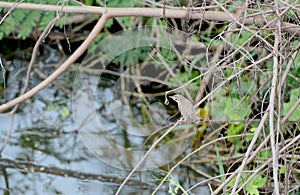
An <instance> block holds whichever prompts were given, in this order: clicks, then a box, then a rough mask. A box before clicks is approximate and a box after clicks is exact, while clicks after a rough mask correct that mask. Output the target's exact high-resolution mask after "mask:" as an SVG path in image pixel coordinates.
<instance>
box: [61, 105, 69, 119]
mask: <svg viewBox="0 0 300 195" xmlns="http://www.w3.org/2000/svg"><path fill="white" fill-rule="evenodd" d="M59 113H60V115H61V116H62V117H64V118H67V117H68V116H70V111H69V108H68V107H66V106H64V107H62V108H60V109H59Z"/></svg>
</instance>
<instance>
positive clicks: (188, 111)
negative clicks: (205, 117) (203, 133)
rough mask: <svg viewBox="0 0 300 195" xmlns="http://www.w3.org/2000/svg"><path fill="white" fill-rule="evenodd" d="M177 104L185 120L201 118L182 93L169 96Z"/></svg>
mask: <svg viewBox="0 0 300 195" xmlns="http://www.w3.org/2000/svg"><path fill="white" fill-rule="evenodd" d="M170 98H172V99H173V100H174V101H176V102H177V104H178V110H179V112H180V113H181V115H182V117H183V120H185V121H198V120H200V119H201V118H200V117H198V116H197V115H196V111H195V109H194V106H193V104H192V103H191V102H190V101H189V100H188V99H186V98H185V97H183V96H182V95H178V94H177V95H173V96H170Z"/></svg>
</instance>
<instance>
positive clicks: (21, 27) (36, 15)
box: [0, 0, 79, 40]
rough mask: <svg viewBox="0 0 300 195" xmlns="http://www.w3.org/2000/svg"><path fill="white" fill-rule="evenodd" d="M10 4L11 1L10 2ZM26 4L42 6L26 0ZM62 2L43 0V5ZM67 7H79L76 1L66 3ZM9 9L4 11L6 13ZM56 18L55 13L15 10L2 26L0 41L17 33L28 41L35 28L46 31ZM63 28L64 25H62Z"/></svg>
mask: <svg viewBox="0 0 300 195" xmlns="http://www.w3.org/2000/svg"><path fill="white" fill-rule="evenodd" d="M8 2H9V1H8ZM24 2H28V3H35V4H40V3H41V1H40V0H26V1H24ZM61 2H62V1H60V0H43V1H42V3H43V4H52V5H58V4H59V3H61ZM64 3H65V5H79V4H78V3H74V1H65V2H64ZM8 10H9V9H2V12H4V13H6V12H8ZM55 17H56V13H55V12H47V11H45V12H44V11H37V10H21V9H14V10H13V11H12V12H11V14H10V15H8V16H7V17H6V18H5V20H4V22H3V23H2V24H1V25H0V40H1V39H3V38H4V37H5V36H8V35H10V34H15V33H17V37H18V38H20V39H26V38H28V37H29V36H30V34H31V33H32V31H33V30H34V28H36V27H39V30H44V29H45V27H46V26H47V25H48V23H49V22H50V21H51V20H53V19H54V18H55ZM60 27H63V25H60Z"/></svg>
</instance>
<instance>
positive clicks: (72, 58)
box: [0, 14, 109, 112]
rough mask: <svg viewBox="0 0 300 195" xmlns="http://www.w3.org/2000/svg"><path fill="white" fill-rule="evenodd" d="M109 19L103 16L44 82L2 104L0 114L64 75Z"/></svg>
mask: <svg viewBox="0 0 300 195" xmlns="http://www.w3.org/2000/svg"><path fill="white" fill-rule="evenodd" d="M108 19H109V17H108V16H107V15H106V14H104V15H103V16H102V17H101V18H100V19H99V21H98V22H97V24H96V25H95V27H94V28H93V30H92V31H91V33H90V34H89V36H88V37H87V38H86V39H85V40H84V42H83V43H82V44H81V45H80V47H79V48H78V49H77V50H76V51H75V52H74V53H73V54H72V55H71V56H70V57H69V58H68V59H67V60H66V61H65V62H64V63H63V64H62V65H61V66H60V67H59V68H58V69H57V70H55V71H54V72H53V73H52V74H51V75H50V76H49V77H48V78H46V79H45V80H44V81H42V82H41V83H39V84H38V85H37V86H35V87H34V88H32V89H31V90H29V91H28V92H26V93H25V94H23V95H21V96H19V97H17V98H15V99H13V100H12V101H10V102H7V103H5V104H2V105H1V106H0V112H1V111H4V110H7V109H8V108H11V107H13V106H15V105H17V104H19V103H21V102H23V101H25V100H27V99H29V98H31V97H32V96H34V95H35V94H36V93H38V92H39V91H41V90H42V89H44V88H45V87H47V86H48V85H49V84H50V83H52V82H53V81H54V80H55V79H56V78H58V77H59V76H60V75H61V74H62V73H64V72H65V71H66V70H67V69H68V68H69V67H70V66H71V65H72V64H73V63H74V62H75V61H76V60H77V59H78V58H79V57H80V56H81V55H82V54H83V53H84V52H85V50H86V49H87V48H88V47H89V45H90V44H91V43H92V41H93V40H94V39H95V38H96V36H97V35H98V34H99V33H100V31H101V30H102V28H103V27H104V25H105V23H106V21H107V20H108Z"/></svg>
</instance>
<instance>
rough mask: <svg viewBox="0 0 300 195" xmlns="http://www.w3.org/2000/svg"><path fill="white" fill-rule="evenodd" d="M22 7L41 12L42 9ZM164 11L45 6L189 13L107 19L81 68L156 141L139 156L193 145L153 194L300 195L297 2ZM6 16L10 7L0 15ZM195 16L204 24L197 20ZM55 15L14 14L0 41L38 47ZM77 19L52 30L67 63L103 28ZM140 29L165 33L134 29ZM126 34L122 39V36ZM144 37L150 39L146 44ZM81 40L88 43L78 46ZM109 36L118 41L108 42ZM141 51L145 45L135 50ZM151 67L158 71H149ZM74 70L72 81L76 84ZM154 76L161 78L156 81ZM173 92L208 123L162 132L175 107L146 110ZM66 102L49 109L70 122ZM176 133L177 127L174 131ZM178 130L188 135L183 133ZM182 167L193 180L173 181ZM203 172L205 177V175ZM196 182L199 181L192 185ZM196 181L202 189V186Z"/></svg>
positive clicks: (191, 4)
mask: <svg viewBox="0 0 300 195" xmlns="http://www.w3.org/2000/svg"><path fill="white" fill-rule="evenodd" d="M25 2H32V3H37V4H39V3H40V2H41V1H40V0H35V1H33V0H32V1H29V0H28V1H25ZM62 2H63V3H62ZM163 2H164V1H158V2H154V1H120V0H110V1H107V2H106V1H100V0H99V1H97V0H96V1H91V0H85V1H81V2H79V1H58V0H57V1H52V0H51V1H50V0H49V1H46V0H45V1H43V4H50V3H51V4H52V5H59V6H61V5H63V6H82V4H85V5H93V6H107V7H108V8H110V7H121V8H124V9H125V7H127V8H128V7H138V8H143V7H147V6H152V7H159V8H161V11H163V9H168V10H173V11H174V10H175V11H176V10H180V8H181V9H183V10H186V11H185V12H186V14H185V16H184V17H182V18H172V17H168V15H162V18H154V17H150V16H147V15H144V16H141V15H138V14H137V15H136V16H135V15H134V14H133V15H132V16H128V15H126V14H124V16H126V17H123V16H122V17H113V18H110V19H109V20H107V21H105V26H104V28H103V30H102V32H101V33H99V34H98V35H97V36H96V37H95V41H94V42H93V43H91V44H90V45H89V48H88V50H87V52H86V58H85V59H84V62H83V66H82V67H81V68H82V69H80V71H83V72H85V74H91V75H92V74H96V71H95V68H94V66H93V64H100V65H105V66H103V67H102V68H103V69H104V70H102V71H103V74H100V75H101V76H102V77H104V78H105V79H107V80H109V81H113V83H114V84H115V83H118V87H120V88H117V89H118V90H117V91H118V93H120V94H121V95H120V96H118V97H119V99H120V100H121V101H122V103H123V104H122V105H127V106H130V107H131V114H132V115H130V116H131V119H133V121H135V122H136V123H139V124H141V125H147V124H150V125H149V126H147V127H148V128H149V129H151V130H152V132H154V133H153V134H147V135H148V137H147V138H146V139H145V140H146V141H145V140H144V141H145V142H144V143H143V148H142V149H144V148H147V149H148V150H151V146H154V145H155V146H156V145H157V147H158V146H161V147H164V145H165V143H167V142H169V141H171V142H172V140H176V141H178V142H177V143H181V144H183V143H184V140H185V138H186V137H185V134H184V133H186V134H187V135H189V137H190V138H191V140H190V145H189V147H188V149H186V150H185V151H183V152H182V155H180V156H179V157H178V158H177V159H176V160H174V161H172V162H170V163H169V164H168V166H161V167H160V169H161V170H162V172H163V173H164V174H163V176H159V177H157V181H158V183H157V186H155V187H156V189H155V191H157V190H159V189H160V186H161V185H162V184H163V182H167V183H168V189H167V190H168V193H169V194H178V193H183V194H189V193H191V192H193V193H196V194H197V186H198V185H205V186H207V184H209V186H210V190H211V192H212V193H214V194H221V193H222V194H230V193H232V194H236V193H239V194H251V195H256V194H261V193H270V192H273V191H274V194H279V193H280V194H283V193H284V194H292V193H296V192H298V193H299V181H300V177H299V160H298V157H299V155H300V154H299V139H300V137H299V135H300V125H299V124H300V123H299V121H300V106H299V104H300V102H299V99H300V54H299V53H298V50H299V47H300V43H299V36H300V34H299V32H298V31H297V28H298V29H299V26H297V25H299V19H300V18H299V17H300V16H299V11H298V9H299V5H300V4H299V1H297V0H295V1H290V2H289V4H288V3H286V2H285V1H274V2H267V1H255V2H254V1H247V2H244V1H211V2H210V3H209V4H208V3H207V4H205V1H203V2H202V1H170V2H169V3H168V4H167V5H163ZM0 6H1V2H0ZM183 6H184V7H183ZM185 8H188V9H185ZM200 8H201V9H200ZM189 9H190V11H189ZM9 10H10V9H7V8H5V9H4V8H3V9H2V10H1V13H2V15H4V14H5V13H8V11H9ZM203 10H205V11H206V12H203ZM209 12H212V13H213V12H214V13H219V14H220V13H222V14H224V15H226V16H228V18H229V19H226V18H220V20H217V19H216V20H212V19H210V18H209V17H210V15H209V14H208V15H205V13H209ZM108 13H109V10H108ZM162 13H163V12H162ZM164 14H165V13H164ZM193 14H195V15H196V14H198V15H199V14H200V15H201V14H202V15H203V16H201V17H200V16H199V18H195V17H194V15H193ZM56 15H57V13H55V12H47V11H42V10H35V11H32V10H26V9H25V10H24V9H13V10H12V11H11V13H10V14H9V15H8V16H6V17H5V19H4V20H3V21H2V23H1V25H0V39H2V40H5V39H7V38H8V37H9V36H11V35H13V36H14V37H15V38H16V39H22V40H26V39H28V38H32V37H33V38H34V39H37V38H38V37H35V36H36V35H39V34H41V32H42V31H43V30H45V28H46V27H47V26H48V24H49V22H50V21H52V20H53V19H54V18H55V17H56ZM75 15H76V14H75V13H72V14H70V13H66V14H65V15H64V16H63V17H62V18H61V19H60V20H59V21H58V22H57V23H56V27H55V28H57V29H58V30H59V31H60V32H61V33H62V34H64V36H65V41H66V42H67V44H66V45H65V48H64V49H62V50H60V51H61V53H62V54H61V55H66V54H65V52H64V51H66V50H68V49H66V48H72V47H73V44H74V42H76V41H79V42H81V41H82V36H83V35H84V32H85V31H90V30H91V27H92V26H93V25H94V24H95V23H96V20H98V18H97V17H96V15H95V14H90V16H89V18H90V20H89V23H88V24H87V23H84V20H86V19H84V20H82V21H79V22H78V21H76V22H75V21H72V20H71V18H72V17H71V16H75ZM192 16H193V17H192ZM237 16H238V17H237ZM81 24H84V25H82V26H81ZM78 26H80V29H78V30H77V31H76V32H74V33H73V32H72V31H71V30H70V32H72V33H69V32H68V29H72V28H76V27H78ZM139 26H158V28H149V31H134V30H130V29H136V28H135V27H139ZM295 26H297V28H294V27H295ZM293 29H294V31H293ZM121 30H124V32H123V34H120V36H118V35H119V34H115V33H116V32H118V31H121ZM145 32H146V33H147V37H148V35H149V37H150V38H151V39H149V40H146V41H145V40H139V39H138V38H140V37H144V34H143V33H145ZM51 33H52V32H49V33H48V34H50V35H51ZM75 34H81V35H80V38H78V36H75ZM73 35H74V36H73ZM112 35H113V36H112ZM110 36H111V37H112V38H109V39H105V37H110ZM72 37H74V39H72ZM124 37H126V39H124ZM69 38H71V40H70V41H69ZM143 41H145V42H143ZM135 44H136V45H138V46H137V47H134V46H136V45H135ZM131 46H132V48H131ZM57 47H58V46H57ZM58 48H59V47H58ZM70 53H73V50H72V52H70ZM66 57H69V56H66ZM78 57H79V56H78ZM89 65H90V66H89ZM149 66H151V67H152V66H153V67H154V68H153V69H151V70H149V69H147V67H149ZM35 67H37V65H35ZM76 71H77V69H76V70H72V73H68V74H72V76H70V77H72V78H73V75H74V74H75V73H74V72H76ZM149 71H150V72H151V73H152V72H155V74H154V73H153V74H151V73H150V75H149ZM122 73H125V74H122ZM112 75H113V76H112ZM149 77H151V78H152V80H151V79H149ZM8 85H10V84H9V83H8ZM108 85H109V84H108ZM67 86H70V84H67ZM109 86H110V85H109ZM112 86H116V84H115V85H112ZM132 86H134V87H132ZM2 90H5V88H3V89H2ZM69 90H72V89H69ZM64 92H65V91H64ZM174 93H178V94H182V95H184V96H185V97H187V98H188V99H190V100H191V101H193V103H194V104H195V105H196V106H197V113H198V115H199V116H201V117H202V119H203V120H202V121H201V122H199V121H198V122H197V123H194V124H178V123H177V122H176V121H178V120H180V119H179V118H175V119H170V120H167V121H168V122H169V123H168V124H167V125H166V124H164V125H166V126H163V128H162V129H159V128H158V127H160V125H161V124H160V122H158V121H159V120H158V119H157V118H156V117H158V116H159V117H162V118H163V116H165V115H164V114H168V115H173V114H175V113H176V111H177V110H176V108H177V106H176V104H175V102H172V101H170V102H169V103H170V104H169V105H166V107H165V108H166V109H167V111H166V113H163V114H161V115H160V111H161V110H164V109H162V107H158V110H156V112H155V113H158V114H157V115H155V114H153V113H152V112H151V110H150V109H149V105H152V104H154V103H155V102H165V100H166V97H167V96H168V95H169V94H174ZM0 94H2V93H0ZM3 94H4V93H3ZM19 94H21V93H19ZM19 94H16V95H15V96H16V97H17V96H18V95H19ZM69 98H70V97H68V98H67V99H66V100H65V101H58V102H56V103H50V104H49V105H48V106H47V109H48V110H55V109H56V110H57V112H59V113H60V114H61V115H62V116H63V117H69V116H70V113H71V112H72V111H71V110H68V108H67V107H66V106H63V107H62V106H61V105H62V104H65V103H66V102H69V100H70V99H69ZM12 99H13V98H12ZM101 101H102V100H101ZM101 101H99V102H100V103H99V102H98V103H99V104H100V105H102V107H101V109H104V108H105V106H107V104H105V103H103V102H101ZM103 101H104V100H103ZM167 102H168V100H167ZM102 103H103V104H102ZM124 108H125V107H124ZM133 116H134V117H133ZM122 117H125V116H123V115H122ZM115 120H116V121H117V119H115ZM117 122H118V121H117ZM164 122H165V121H164ZM170 124H171V125H174V124H175V126H176V125H177V126H176V128H174V127H170V126H168V125H170ZM121 125H122V124H121ZM170 128H174V129H172V130H174V132H171V133H169V134H168V136H166V137H164V139H163V140H162V141H161V142H159V143H157V142H156V141H157V140H158V139H159V138H158V137H160V136H161V137H162V136H163V133H164V132H167V131H168V130H170ZM158 129H159V130H160V131H158ZM185 130H186V131H185ZM180 131H181V132H183V131H184V133H182V134H180V133H179V134H176V132H180ZM127 136H129V137H130V135H127V134H126V133H125V135H124V137H126V139H124V140H127V139H128V140H130V138H127ZM150 138H151V139H150ZM128 140H127V141H124V142H126V143H125V144H124V145H125V147H126V149H127V150H128V151H131V150H134V149H135V148H139V149H141V146H140V145H139V144H136V145H134V141H132V143H131V141H128ZM174 142H175V141H174ZM149 148H150V149H149ZM153 148H156V147H153ZM153 150H154V149H153ZM187 159H189V161H186V160H187ZM179 165H181V167H180V166H179ZM182 167H184V168H186V169H188V170H189V171H191V172H193V174H191V175H187V176H186V177H185V176H182V178H178V176H177V177H175V176H174V175H175V173H174V172H176V171H177V172H179V173H182V172H183V170H184V169H183V168H182ZM202 169H205V170H207V171H206V172H205V173H203V171H202ZM133 172H134V169H133ZM178 175H180V174H178ZM193 176H195V178H196V179H191V178H193ZM129 177H130V175H129ZM129 177H128V178H129ZM128 178H127V179H128ZM199 178H205V181H202V182H199V180H200V179H199ZM202 180H203V179H202ZM190 181H192V182H190ZM121 188H122V186H121Z"/></svg>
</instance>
